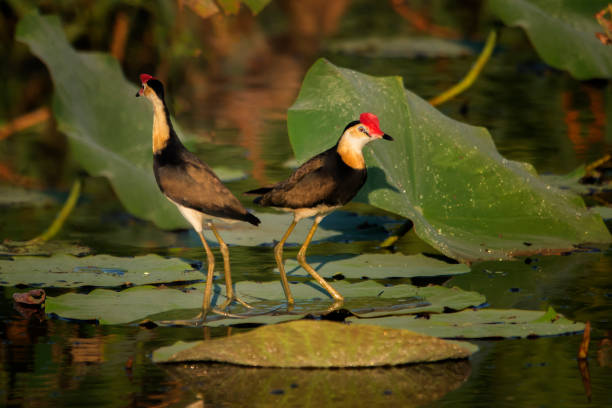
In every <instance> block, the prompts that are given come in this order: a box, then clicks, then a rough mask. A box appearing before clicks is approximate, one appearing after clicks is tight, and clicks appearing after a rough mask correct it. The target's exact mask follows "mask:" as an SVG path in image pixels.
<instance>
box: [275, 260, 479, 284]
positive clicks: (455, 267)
mask: <svg viewBox="0 0 612 408" xmlns="http://www.w3.org/2000/svg"><path fill="white" fill-rule="evenodd" d="M308 263H309V264H310V265H311V266H312V267H313V268H314V269H315V270H316V271H317V273H319V275H321V276H323V277H324V278H331V277H333V276H335V275H339V274H340V275H342V276H344V277H345V278H349V279H360V278H363V277H366V278H370V279H382V278H415V277H429V276H445V275H459V274H462V273H467V272H469V271H470V268H469V267H468V266H467V265H464V264H449V263H447V262H443V261H439V260H437V259H434V258H429V257H427V256H424V255H422V254H418V255H408V256H407V255H402V254H393V255H387V254H384V255H383V254H363V255H357V256H352V255H346V256H344V255H333V256H310V257H308ZM285 270H286V271H287V273H288V274H289V275H291V276H296V275H298V274H299V276H307V275H308V272H306V271H305V270H303V269H302V267H301V266H300V265H299V264H298V262H297V261H296V260H294V259H287V260H286V261H285ZM276 271H277V272H278V270H276Z"/></svg>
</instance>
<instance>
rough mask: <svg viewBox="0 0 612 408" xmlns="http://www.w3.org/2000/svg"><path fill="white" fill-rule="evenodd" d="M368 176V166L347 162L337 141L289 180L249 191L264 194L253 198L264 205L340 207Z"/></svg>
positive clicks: (290, 207) (297, 207) (295, 208)
mask: <svg viewBox="0 0 612 408" xmlns="http://www.w3.org/2000/svg"><path fill="white" fill-rule="evenodd" d="M366 179H367V171H366V169H365V168H363V169H354V168H352V167H350V166H348V165H347V164H346V163H345V162H344V161H343V160H342V158H341V157H340V155H339V154H338V152H337V145H336V146H334V147H332V148H330V149H328V150H326V151H324V152H322V153H320V154H318V155H316V156H314V157H313V158H311V159H310V160H308V161H307V162H306V163H304V164H303V165H302V166H300V167H299V168H298V169H297V170H296V171H295V172H294V173H293V174H292V175H291V176H290V177H289V178H288V179H287V180H285V181H282V182H280V183H277V184H276V185H274V186H272V187H264V188H259V189H256V190H251V191H248V192H247V194H263V195H262V196H260V197H257V198H256V199H255V200H254V202H255V203H257V204H260V205H263V206H271V207H279V208H286V209H292V210H298V209H303V208H315V207H317V206H327V207H339V206H343V205H345V204H346V203H348V202H349V201H351V200H352V199H353V197H355V195H356V194H357V192H358V191H359V189H360V188H361V187H362V186H363V185H364V184H365V182H366Z"/></svg>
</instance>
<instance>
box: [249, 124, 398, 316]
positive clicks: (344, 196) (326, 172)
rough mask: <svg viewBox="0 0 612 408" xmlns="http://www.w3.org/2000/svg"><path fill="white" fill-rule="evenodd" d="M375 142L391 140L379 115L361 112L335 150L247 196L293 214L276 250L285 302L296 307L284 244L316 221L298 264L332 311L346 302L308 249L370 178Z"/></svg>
mask: <svg viewBox="0 0 612 408" xmlns="http://www.w3.org/2000/svg"><path fill="white" fill-rule="evenodd" d="M377 139H386V140H393V138H392V137H391V136H389V135H387V134H386V133H384V132H383V131H382V130H380V125H379V121H378V117H377V116H376V115H374V114H372V113H362V114H361V115H360V117H359V120H358V121H353V122H351V123H349V124H348V125H347V126H346V128H345V129H344V131H343V132H342V136H340V139H339V140H338V143H336V145H335V146H333V147H331V148H330V149H328V150H326V151H324V152H322V153H319V154H318V155H316V156H314V157H313V158H311V159H310V160H308V161H307V162H306V163H304V164H302V165H301V166H300V167H299V168H298V169H297V170H295V171H294V172H293V174H291V176H290V177H289V178H288V179H287V180H285V181H281V182H279V183H277V184H275V185H274V186H272V187H263V188H259V189H256V190H251V191H248V192H246V194H261V196H260V197H257V198H256V199H255V200H254V202H255V203H257V204H259V205H262V206H266V207H276V208H278V209H280V210H283V211H290V212H293V222H292V223H291V225H289V228H288V229H287V232H285V235H283V237H282V238H281V240H280V241H279V242H278V244H276V246H275V247H274V257H275V259H276V264H277V265H278V270H279V272H280V275H281V282H282V285H283V290H284V291H285V296H286V297H287V302H288V303H289V304H293V303H294V299H293V296H292V294H291V290H290V289H289V282H288V281H287V274H286V273H285V268H284V265H283V246H284V245H285V241H286V240H287V238H289V235H291V232H292V231H293V229H294V228H295V226H296V225H297V223H298V222H299V221H300V220H302V219H303V218H307V217H313V216H314V222H313V224H312V227H311V228H310V231H309V232H308V235H307V236H306V240H305V241H304V243H303V244H302V247H301V248H300V250H299V252H298V255H297V260H298V262H299V263H300V265H301V266H302V267H303V268H304V269H305V270H306V271H308V273H310V275H311V276H312V277H313V278H314V279H315V280H316V281H317V282H318V283H319V284H320V285H321V286H323V287H324V288H325V290H327V292H328V293H329V294H330V295H331V296H332V298H333V299H334V301H335V302H334V308H336V307H337V306H339V305H341V304H342V301H343V297H342V295H340V293H338V291H336V290H335V289H334V288H333V287H332V286H331V285H330V284H329V283H327V282H326V281H325V279H323V278H322V277H321V276H320V275H319V274H318V273H317V272H315V270H314V269H313V268H312V267H311V266H310V265H308V263H307V262H306V250H307V249H308V245H309V244H310V241H311V240H312V237H313V235H314V233H315V230H316V229H317V226H318V225H319V223H320V222H321V220H322V219H323V218H324V217H325V216H326V215H327V214H329V213H330V212H332V211H333V210H335V209H336V208H338V207H341V206H343V205H345V204H346V203H348V202H349V201H351V200H352V199H353V197H355V195H356V194H357V192H358V191H359V189H360V188H361V187H362V186H363V185H364V183H365V182H366V178H367V170H366V166H365V160H364V158H363V152H362V149H363V147H364V146H365V145H366V144H368V143H369V142H371V141H373V140H377Z"/></svg>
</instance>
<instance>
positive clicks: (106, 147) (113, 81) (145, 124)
mask: <svg viewBox="0 0 612 408" xmlns="http://www.w3.org/2000/svg"><path fill="white" fill-rule="evenodd" d="M16 38H17V39H18V40H19V41H21V42H23V43H26V44H27V45H28V46H29V47H30V49H31V51H32V53H33V54H35V55H36V56H38V57H39V58H40V59H41V60H42V61H43V62H44V63H45V64H46V65H47V67H48V69H49V71H50V73H51V77H52V78H53V83H54V86H55V94H54V100H53V111H54V115H55V119H56V120H57V122H58V126H59V129H60V130H61V131H62V132H64V133H66V134H67V135H68V140H69V142H70V147H71V149H72V156H73V157H74V158H75V159H76V160H78V162H79V163H80V164H81V166H83V168H85V170H87V171H88V172H89V173H90V174H91V175H95V176H104V177H107V178H108V179H109V180H110V182H111V184H112V185H113V187H114V189H115V192H116V193H117V196H118V197H119V200H121V202H122V203H123V205H124V206H125V207H126V208H127V210H128V211H130V212H131V213H132V214H134V215H136V216H138V217H141V218H144V219H147V220H151V221H153V222H155V223H156V224H157V225H158V226H160V227H164V228H177V227H184V226H186V225H187V223H186V221H185V220H184V219H183V218H182V217H181V215H180V214H179V213H178V211H176V208H175V207H174V206H173V205H172V204H171V203H170V202H169V201H168V200H166V199H165V198H164V197H163V195H162V194H160V192H159V189H158V187H157V185H156V183H155V179H154V176H153V171H152V163H153V158H152V154H151V126H152V111H151V107H150V106H149V104H148V103H147V101H142V100H139V99H137V98H135V97H134V96H135V95H136V91H137V87H136V86H135V85H134V84H133V83H131V82H128V81H127V80H126V79H125V78H124V76H123V74H122V72H121V67H120V66H119V64H118V63H117V61H116V60H115V59H114V58H112V57H111V56H110V55H107V54H95V53H83V52H76V51H75V50H74V49H73V48H72V47H71V46H70V44H68V42H67V40H66V36H65V34H64V32H63V31H62V28H61V25H60V21H59V19H58V18H57V17H42V16H40V15H38V14H29V15H27V16H26V17H24V18H23V19H22V20H21V21H20V22H19V25H18V27H17V31H16Z"/></svg>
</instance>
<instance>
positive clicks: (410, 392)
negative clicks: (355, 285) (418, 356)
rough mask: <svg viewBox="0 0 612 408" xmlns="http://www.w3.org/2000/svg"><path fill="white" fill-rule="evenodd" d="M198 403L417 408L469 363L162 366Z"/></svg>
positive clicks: (456, 383) (462, 374)
mask: <svg viewBox="0 0 612 408" xmlns="http://www.w3.org/2000/svg"><path fill="white" fill-rule="evenodd" d="M163 368H164V369H165V370H166V371H167V372H168V373H169V374H170V375H171V376H172V377H173V378H174V379H175V380H176V381H177V382H178V383H179V384H181V385H182V386H184V387H185V386H186V387H188V389H189V391H190V392H191V393H192V394H193V395H194V397H193V400H194V401H202V406H209V405H212V406H217V405H221V406H227V407H244V406H288V407H316V408H319V407H337V406H346V407H373V406H389V407H400V406H401V407H418V406H423V405H427V404H429V403H431V402H432V401H435V400H437V399H439V398H441V397H443V396H444V395H445V394H447V393H448V392H450V391H452V390H455V389H457V388H458V387H460V386H461V384H463V383H464V382H465V381H466V380H467V379H468V377H469V376H470V372H471V367H470V363H469V361H466V360H460V361H446V362H441V363H434V364H418V365H408V366H402V367H386V368H364V369H309V370H304V369H274V368H251V367H240V366H234V365H224V364H181V365H164V366H163Z"/></svg>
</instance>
